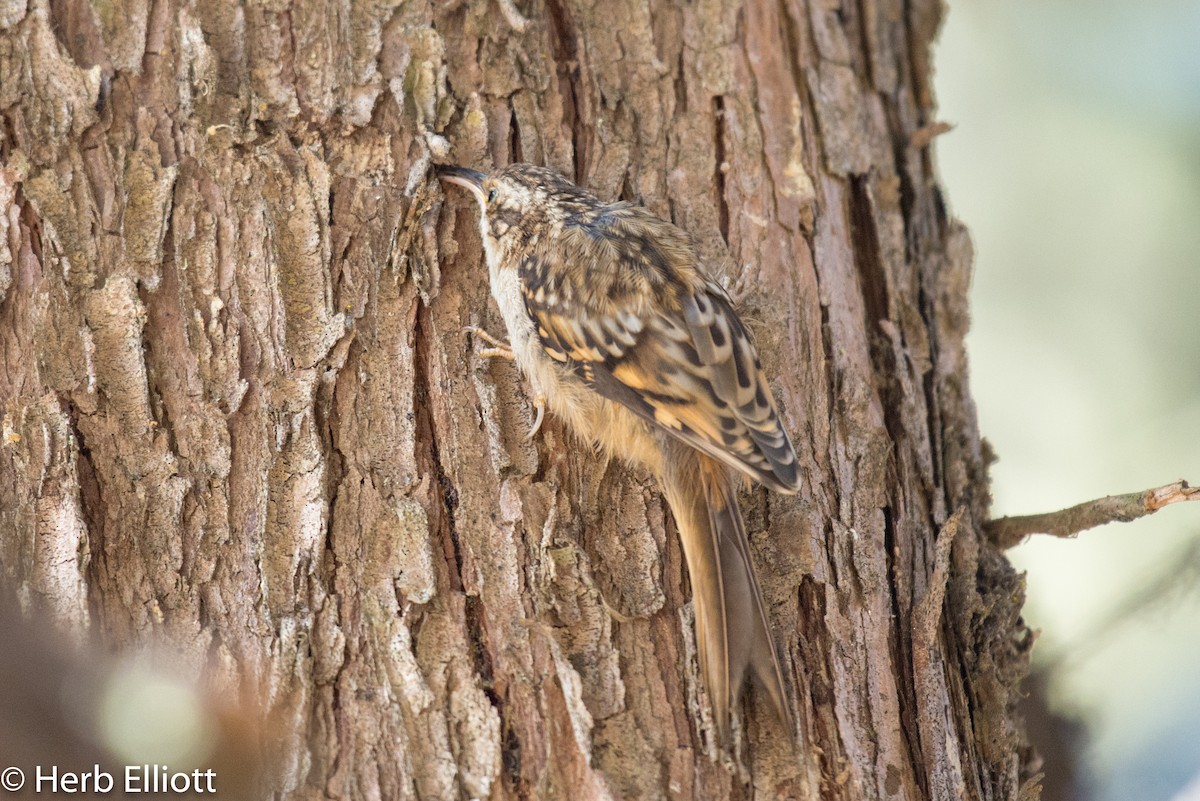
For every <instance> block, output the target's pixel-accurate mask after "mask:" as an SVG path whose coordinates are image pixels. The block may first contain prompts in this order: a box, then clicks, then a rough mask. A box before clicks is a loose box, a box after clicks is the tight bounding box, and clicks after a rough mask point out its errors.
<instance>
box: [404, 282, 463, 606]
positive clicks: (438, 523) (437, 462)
mask: <svg viewBox="0 0 1200 801" xmlns="http://www.w3.org/2000/svg"><path fill="white" fill-rule="evenodd" d="M429 328H430V322H429V307H428V306H426V305H425V304H424V303H418V305H417V326H416V329H417V330H416V332H415V336H414V337H413V412H414V415H415V417H416V428H417V435H416V443H417V444H418V445H420V444H421V443H428V448H427V449H425V450H424V451H421V450H418V452H417V454H416V456H417V461H418V464H421V463H422V462H424V464H423V465H421V466H422V467H423V468H424V472H425V475H426V476H429V477H432V479H433V481H432V486H430V488H429V489H430V494H429V497H430V500H431V501H435V503H433V504H431V506H432V508H431V509H430V529H431V530H436V531H438V532H439V534H440V539H441V540H442V551H443V555H444V556H445V557H446V564H447V567H449V568H450V570H449V578H450V589H451V590H452V591H454V592H462V591H463V581H462V566H463V559H462V546H461V544H460V543H459V539H458V529H457V526H456V524H455V517H454V516H455V510H456V509H457V508H458V490H457V488H456V487H455V486H454V483H453V482H452V481H451V480H450V477H449V476H447V475H446V471H445V468H444V467H443V466H442V460H441V454H440V451H439V448H438V438H437V429H436V426H435V425H434V421H433V410H432V409H431V408H430V385H429V360H430V358H431V357H430V354H429V345H428V342H429V340H430V337H431V336H432V335H431V334H430V333H429ZM436 501H440V503H436Z"/></svg>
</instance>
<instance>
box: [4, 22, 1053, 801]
mask: <svg viewBox="0 0 1200 801" xmlns="http://www.w3.org/2000/svg"><path fill="white" fill-rule="evenodd" d="M940 14H941V8H940V5H939V3H938V2H937V0H863V1H862V2H858V3H845V2H843V3H839V2H838V0H832V2H824V0H809V1H808V2H803V0H780V2H757V1H755V2H750V3H747V4H745V5H744V6H741V7H738V6H736V5H732V4H725V3H721V2H717V1H716V0H700V1H699V2H684V0H617V1H616V2H606V3H588V2H582V1H581V0H545V2H543V1H542V0H515V1H514V0H478V2H449V3H431V2H420V0H417V1H415V2H408V3H401V2H398V1H392V2H389V1H388V0H381V1H379V2H362V1H361V0H353V1H349V2H348V1H347V0H335V2H330V3H326V2H325V0H292V2H288V1H287V0H270V1H268V2H262V3H254V4H240V3H235V2H231V1H230V0H193V2H186V1H182V2H181V0H154V2H150V1H149V0H117V2H112V3H103V4H91V5H90V4H85V3H82V2H75V1H74V0H2V1H0V159H2V166H0V406H2V408H0V414H2V416H3V439H2V441H0V559H2V565H0V576H2V581H3V583H4V586H5V587H6V592H7V594H9V595H11V596H14V597H15V598H16V599H17V600H18V601H19V602H20V604H21V605H22V607H23V609H24V610H25V611H26V613H27V614H35V613H43V614H48V615H49V616H50V617H51V618H52V619H53V620H54V621H55V623H56V625H57V626H59V627H60V628H63V629H66V630H70V631H74V632H77V633H79V632H85V631H90V632H92V633H93V634H96V635H97V636H99V637H101V638H102V639H103V640H104V641H105V642H107V643H109V644H110V646H111V647H112V648H115V649H117V650H129V649H134V648H138V647H141V646H142V645H144V644H146V643H157V644H159V645H160V646H162V645H165V646H168V647H170V648H171V649H173V652H174V653H175V654H176V658H177V660H178V661H179V662H180V663H181V664H182V665H185V666H187V667H188V668H189V669H191V670H193V671H195V672H197V673H200V672H205V673H207V674H208V675H210V676H212V677H215V679H214V680H215V681H216V682H217V683H218V684H221V685H222V686H224V687H225V688H227V689H228V690H230V691H232V692H235V693H237V694H240V695H241V696H242V697H246V698H255V699H257V702H258V703H260V704H261V705H262V706H263V708H264V709H265V710H266V711H267V712H269V716H270V721H271V723H270V725H271V727H272V728H271V729H270V731H271V735H270V737H271V740H272V742H273V743H274V744H276V745H277V747H278V750H279V751H280V758H279V760H278V762H277V764H275V765H274V766H273V768H272V770H271V773H270V776H269V779H268V782H269V789H270V791H271V792H272V793H273V794H274V795H277V796H278V797H282V798H318V797H334V798H343V797H345V798H420V799H443V798H445V799H457V798H489V797H490V798H495V799H505V798H530V799H552V798H573V799H599V798H609V797H613V798H647V799H649V798H668V797H669V798H674V799H693V798H696V799H698V798H704V799H722V798H742V797H747V796H749V795H754V796H756V797H760V798H777V797H778V798H818V797H819V798H831V799H833V798H843V799H892V798H905V799H917V798H938V799H943V798H944V799H950V798H955V799H957V798H970V799H1015V798H1017V797H1018V796H1019V795H1021V794H1022V788H1023V787H1024V790H1025V793H1024V794H1028V791H1029V789H1030V788H1031V787H1032V786H1033V785H1032V784H1031V783H1027V779H1028V778H1029V777H1028V776H1027V775H1026V762H1027V759H1026V757H1025V754H1024V750H1023V746H1022V738H1021V735H1020V730H1019V726H1018V722H1017V720H1016V716H1015V712H1014V706H1015V700H1016V696H1017V682H1018V681H1019V679H1020V677H1021V676H1022V675H1023V674H1024V673H1025V670H1026V650H1027V647H1028V644H1029V637H1028V635H1027V632H1026V631H1025V629H1024V627H1023V624H1022V623H1021V622H1020V619H1019V613H1020V604H1021V598H1022V585H1021V582H1020V579H1019V577H1018V576H1017V575H1015V574H1014V572H1013V571H1012V569H1011V568H1010V566H1009V565H1008V563H1007V562H1006V561H1005V560H1004V558H1003V556H1002V555H1000V554H999V553H998V552H997V551H996V549H995V548H994V547H992V546H991V545H990V544H989V543H988V542H987V540H986V538H985V537H984V536H982V534H981V530H982V529H981V523H982V521H984V520H986V519H987V504H988V493H987V479H986V461H985V456H984V452H983V450H982V447H981V441H980V437H979V433H978V431H977V427H976V422H975V416H974V408H973V405H972V403H971V399H970V395H969V392H968V385H967V365H966V359H965V353H964V346H963V338H964V335H965V332H966V329H967V323H968V318H967V307H966V301H967V287H968V283H969V278H970V262H971V252H970V245H969V240H968V237H967V234H966V233H965V231H964V230H963V228H962V227H961V226H960V225H959V224H958V223H957V222H955V221H953V220H952V219H949V218H948V217H947V214H946V211H945V207H944V204H943V202H942V199H941V194H940V189H939V187H938V185H937V182H936V178H935V175H934V170H933V165H932V157H931V154H930V151H929V147H928V145H929V140H930V138H931V135H932V134H931V132H936V130H937V129H932V128H930V127H929V126H930V125H932V124H934V123H935V122H936V120H935V118H934V105H933V100H932V97H931V89H930V85H929V80H930V69H931V67H930V45H931V41H932V39H933V36H934V34H935V31H936V28H937V25H938V21H939V18H940ZM442 160H452V161H454V162H456V163H460V164H466V165H470V166H476V167H484V168H486V167H487V166H489V165H493V164H502V163H506V162H508V161H511V160H523V161H532V162H538V163H543V164H547V165H550V166H552V167H556V168H558V169H559V170H561V171H563V172H564V173H565V174H567V175H568V176H573V177H574V178H576V179H577V180H578V181H579V182H580V183H582V184H584V185H586V186H588V187H590V188H592V189H594V190H595V191H597V192H598V193H599V194H600V195H602V196H605V197H613V198H616V197H623V198H629V199H634V200H637V201H639V202H642V203H645V204H646V205H647V206H649V207H650V208H651V209H652V210H654V211H655V212H657V213H658V214H660V215H661V216H664V217H668V218H670V219H673V220H674V221H675V222H677V223H678V224H679V225H681V226H683V227H684V228H686V229H687V230H689V231H690V232H692V233H693V234H694V235H695V237H696V239H697V241H698V243H699V247H700V250H701V251H702V253H703V254H704V256H705V257H706V259H707V260H708V263H709V264H710V265H711V267H712V268H713V270H714V271H716V272H718V273H720V274H721V275H723V276H724V277H725V278H727V279H728V280H729V281H730V283H731V285H732V286H735V287H736V288H737V289H739V290H740V292H741V294H742V295H743V302H742V307H743V309H744V310H745V312H744V316H745V317H746V318H747V320H748V322H749V323H750V325H751V327H752V328H753V330H754V331H755V333H756V336H757V339H758V342H759V346H760V350H761V351H762V354H763V361H764V363H765V365H766V368H767V371H768V373H769V374H771V375H773V376H776V377H777V379H778V380H777V382H776V385H775V389H776V393H777V397H778V398H779V399H780V400H781V403H782V407H783V409H784V414H785V419H786V422H787V425H788V428H789V430H790V431H791V433H792V435H793V440H794V442H795V445H796V448H797V452H798V454H799V458H800V461H801V465H802V468H803V475H804V479H805V484H804V486H805V488H804V491H803V492H802V493H801V495H800V496H799V497H798V498H795V499H786V498H781V497H778V496H770V495H767V494H765V493H764V492H762V491H755V492H753V493H750V494H748V495H747V496H746V497H745V499H744V503H745V507H746V511H747V517H748V523H749V527H750V530H751V539H752V543H753V547H754V550H755V554H756V557H757V561H758V564H759V566H760V573H761V577H762V584H763V590H764V594H765V596H766V598H767V600H768V604H769V607H770V610H769V611H770V616H771V618H772V622H773V625H774V628H775V631H776V636H777V638H778V639H779V641H780V643H781V646H782V651H783V658H784V667H785V672H786V673H787V674H788V675H787V678H788V679H789V680H790V683H791V685H792V691H793V695H792V701H793V703H794V708H795V710H796V712H797V720H798V729H799V730H798V732H797V733H796V736H795V743H796V744H795V747H794V748H791V747H789V746H788V744H787V741H788V736H787V733H786V732H785V731H784V730H783V729H782V727H781V724H780V723H779V722H778V721H776V720H774V719H773V718H772V717H771V716H770V714H769V711H768V710H767V708H766V705H765V704H764V703H760V700H759V699H756V698H754V696H753V693H751V696H750V700H749V702H748V703H747V704H746V706H745V713H744V717H745V727H744V735H745V736H744V738H743V740H742V742H741V744H740V747H739V750H738V752H737V755H736V756H735V758H733V759H729V758H726V757H723V756H721V755H719V754H717V753H716V751H715V748H714V746H713V745H712V735H711V731H710V730H709V728H708V727H707V725H706V724H705V723H703V722H701V723H698V722H697V721H701V720H702V719H703V718H702V713H703V710H704V705H703V703H702V701H701V699H700V697H699V693H700V689H699V684H698V681H697V676H696V669H695V652H694V643H693V639H692V628H691V621H690V611H689V610H690V607H689V604H688V590H687V582H686V576H685V574H684V571H683V568H682V560H681V554H680V549H679V546H678V543H677V541H676V538H675V534H674V530H673V528H672V526H673V524H672V522H671V520H670V517H669V514H667V513H666V512H665V510H664V505H663V501H662V499H661V497H660V496H659V494H658V492H657V491H656V489H655V486H654V485H653V483H652V482H651V481H650V480H648V478H647V477H646V476H642V475H638V474H636V473H632V472H630V471H629V470H627V469H625V468H624V467H622V466H621V465H617V464H603V463H601V462H600V461H599V460H598V459H597V458H596V457H595V456H594V454H592V453H591V451H590V449H589V448H588V447H587V446H586V445H584V444H581V443H578V442H575V441H572V440H571V438H570V437H569V436H567V435H566V433H565V432H564V430H563V429H562V428H561V427H560V426H559V425H557V424H556V423H555V422H554V421H553V420H549V421H547V424H546V425H545V426H544V427H543V433H542V434H541V435H539V437H538V438H537V439H536V440H535V441H534V442H527V441H526V440H525V438H524V434H525V431H526V430H527V428H528V426H529V424H530V422H531V420H532V410H531V407H530V403H529V401H528V399H527V398H526V396H525V394H524V392H523V388H522V385H521V381H520V379H519V376H517V375H516V374H515V373H514V371H513V369H512V368H511V365H508V364H505V363H495V362H491V363H488V362H485V361H484V360H482V359H480V358H479V356H478V355H477V354H476V353H475V352H474V351H473V349H472V347H471V345H470V342H469V340H468V339H467V338H466V337H464V336H463V335H462V334H461V333H460V329H461V328H462V327H463V326H464V325H468V324H480V325H484V326H485V327H488V328H490V329H492V330H493V331H496V332H497V333H498V331H497V329H498V328H499V325H500V323H499V319H498V315H497V312H496V311H495V309H494V307H493V306H492V304H491V302H490V299H489V296H488V289H487V281H486V273H485V272H484V269H483V267H482V261H481V256H480V246H479V241H478V235H477V233H476V222H475V211H474V210H473V209H472V208H470V207H469V206H467V205H464V204H463V203H462V202H460V201H459V200H455V201H453V202H448V201H445V200H444V199H443V197H442V195H441V193H440V190H439V189H438V187H437V186H436V182H435V181H434V180H432V173H431V171H430V169H429V167H430V164H431V161H442ZM959 508H962V509H964V510H965V511H964V514H963V516H962V518H961V522H960V524H959V525H958V530H957V535H956V536H955V539H954V544H953V548H952V549H948V548H945V547H944V548H943V549H942V554H943V559H944V560H948V561H945V565H946V567H947V568H948V575H949V583H948V586H947V587H945V588H944V590H945V595H944V598H945V601H944V603H942V604H936V603H934V604H928V603H927V604H926V607H930V608H932V610H933V613H932V614H929V613H924V612H922V613H921V614H918V612H919V611H920V610H921V603H922V601H923V599H926V598H927V597H928V598H931V599H934V600H936V599H937V598H939V597H942V596H941V595H939V593H940V592H941V591H942V589H943V588H940V587H937V586H933V583H932V582H933V576H934V573H935V570H934V567H935V560H936V558H937V555H938V552H939V551H938V548H937V542H936V540H937V534H938V531H939V530H940V528H941V526H942V525H943V524H944V523H945V522H946V521H947V519H948V518H949V516H950V514H951V512H953V511H955V510H957V509H959ZM940 575H942V576H944V575H946V574H945V572H944V571H943V572H941V573H940ZM930 593H932V594H930ZM917 617H920V618H921V621H922V625H921V626H919V627H917V633H915V634H914V620H915V618H917ZM921 632H927V633H928V632H931V633H932V636H931V637H930V636H927V635H926V634H922V633H921Z"/></svg>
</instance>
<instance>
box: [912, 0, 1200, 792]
mask: <svg viewBox="0 0 1200 801" xmlns="http://www.w3.org/2000/svg"><path fill="white" fill-rule="evenodd" d="M935 64H936V69H937V75H936V81H937V90H938V100H939V106H940V119H943V120H945V121H947V122H950V123H952V124H954V125H955V126H956V127H955V129H954V130H953V131H952V132H950V133H948V134H946V135H945V136H942V137H940V138H939V139H938V140H937V141H936V143H935V147H936V149H937V161H938V164H939V168H940V171H941V177H942V180H943V183H944V185H945V186H946V189H947V193H948V198H949V202H950V205H951V209H952V211H953V213H954V214H955V215H956V216H958V217H960V218H961V219H963V220H964V221H965V222H966V223H967V225H968V227H969V228H970V230H971V234H972V237H973V239H974V242H975V248H976V263H975V275H974V283H973V286H972V296H971V301H972V305H973V324H972V333H971V335H970V339H969V346H970V354H971V381H972V389H973V391H974V395H975V398H976V401H977V403H978V407H979V418H980V424H981V426H982V429H983V434H984V436H985V437H986V438H987V439H988V440H989V441H990V442H991V443H992V445H993V447H994V449H995V451H996V453H997V454H998V456H999V458H1000V461H999V462H998V463H997V464H996V465H995V466H994V468H993V470H992V478H993V491H994V497H995V504H994V506H993V513H994V514H995V515H996V516H1001V515H1012V514H1028V513H1034V512H1043V511H1051V510H1054V509H1059V508H1063V507H1066V506H1070V505H1073V504H1075V503H1078V502H1081V501H1085V500H1089V499H1092V498H1096V497H1100V496H1103V495H1108V494H1113V493H1123V492H1133V491H1138V490H1142V489H1146V488H1149V487H1153V486H1158V485H1161V484H1167V483H1170V482H1171V481H1174V480H1176V479H1179V478H1186V479H1189V480H1190V481H1191V482H1192V483H1200V447H1198V446H1200V335H1198V334H1200V332H1198V326H1197V319H1198V316H1200V2H1196V0H1193V1H1192V2H1182V1H1181V0H1156V1H1154V2H1143V3H1126V2H1117V1H1116V0H1092V2H1088V3H1081V2H1075V1H1069V0H1008V1H1007V2H996V1H995V0H992V1H991V2H989V1H988V0H949V14H948V17H947V20H946V22H945V25H944V27H943V30H942V35H941V39H940V42H939V45H938V49H937V53H936V61H935ZM1011 555H1012V558H1013V561H1014V562H1015V563H1016V565H1017V567H1018V568H1019V569H1021V570H1025V571H1027V572H1028V588H1029V602H1028V606H1027V609H1026V620H1027V621H1028V622H1029V623H1030V625H1032V626H1033V627H1034V628H1036V629H1040V630H1041V637H1040V639H1039V640H1038V642H1037V645H1036V647H1035V650H1034V654H1035V664H1036V666H1037V668H1038V670H1039V671H1040V672H1041V674H1042V675H1041V680H1040V681H1039V682H1038V684H1039V685H1041V686H1043V687H1044V688H1045V691H1046V694H1047V696H1048V698H1049V706H1050V708H1051V709H1052V710H1053V711H1055V712H1057V713H1058V714H1060V715H1062V716H1064V717H1066V718H1070V719H1074V720H1076V721H1077V722H1078V725H1079V726H1080V727H1082V736H1080V737H1078V738H1077V741H1075V742H1071V741H1070V739H1069V738H1068V736H1067V735H1068V734H1070V731H1069V729H1068V730H1062V729H1059V730H1046V729H1045V728H1044V727H1042V726H1040V725H1039V729H1040V730H1041V735H1040V736H1042V737H1043V742H1042V743H1040V746H1041V750H1042V752H1043V754H1045V756H1046V758H1047V762H1048V764H1047V766H1046V770H1047V773H1048V774H1050V773H1052V772H1054V771H1056V770H1060V769H1062V768H1065V767H1067V766H1068V764H1069V763H1070V751H1071V749H1072V748H1074V749H1077V754H1078V757H1077V758H1078V760H1079V773H1078V775H1077V776H1076V777H1075V779H1076V780H1075V782H1074V786H1073V788H1072V787H1071V786H1069V783H1068V784H1062V783H1060V781H1059V779H1060V778H1061V777H1057V776H1051V777H1050V779H1051V780H1050V781H1048V782H1047V795H1046V796H1045V798H1046V801H1060V799H1067V798H1075V799H1089V800H1092V799H1095V800H1096V801H1157V799H1176V801H1183V799H1189V801H1193V800H1195V799H1200V504H1181V505H1177V506H1173V507H1169V508H1167V509H1165V510H1163V511H1162V512H1160V513H1158V514H1157V515H1155V516H1153V517H1151V518H1146V519H1143V520H1141V521H1138V522H1135V523H1130V524H1123V525H1122V524H1116V525H1111V526H1108V527H1106V528H1103V529H1096V530H1092V531H1088V532H1085V533H1083V534H1081V535H1080V536H1079V537H1078V538H1077V539H1075V540H1054V539H1050V538H1046V537H1042V538H1037V539H1035V540H1032V541H1030V542H1028V543H1026V544H1025V545H1022V546H1020V547H1019V548H1016V549H1014V550H1013V551H1012V552H1011ZM1076 734H1079V732H1076ZM1046 738H1048V739H1046ZM1051 793H1053V795H1051Z"/></svg>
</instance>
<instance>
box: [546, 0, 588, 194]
mask: <svg viewBox="0 0 1200 801" xmlns="http://www.w3.org/2000/svg"><path fill="white" fill-rule="evenodd" d="M546 12H547V17H548V18H549V21H550V36H549V38H550V46H551V48H552V50H553V54H554V60H555V62H556V63H557V67H558V69H557V71H558V73H559V75H558V92H559V94H560V95H561V96H562V102H563V122H564V123H566V125H567V127H568V128H569V129H570V131H571V153H572V157H573V159H574V163H575V176H574V177H575V183H577V184H583V182H584V180H583V179H584V173H585V170H584V163H585V162H586V161H587V158H586V157H587V153H586V141H585V131H584V130H583V127H582V122H583V118H584V116H585V115H584V114H582V113H581V109H580V106H579V96H580V92H579V77H580V76H579V69H580V68H579V61H578V55H579V54H578V52H577V49H576V48H577V44H576V42H575V39H574V37H572V36H571V19H570V17H569V16H568V15H567V10H566V8H564V7H563V4H562V2H561V1H560V0H547V2H546ZM564 83H565V87H564Z"/></svg>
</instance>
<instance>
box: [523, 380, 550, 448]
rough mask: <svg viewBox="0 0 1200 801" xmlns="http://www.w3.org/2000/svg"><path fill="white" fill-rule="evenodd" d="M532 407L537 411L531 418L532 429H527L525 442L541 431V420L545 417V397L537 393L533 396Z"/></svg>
mask: <svg viewBox="0 0 1200 801" xmlns="http://www.w3.org/2000/svg"><path fill="white" fill-rule="evenodd" d="M533 407H534V408H535V409H537V415H536V416H535V417H534V418H533V427H532V428H530V429H529V436H527V437H526V438H525V439H526V440H527V441H528V440H531V439H533V438H534V437H535V436H536V435H537V432H538V431H540V430H541V428H542V420H543V419H544V418H545V417H546V396H545V394H544V393H541V392H539V393H538V394H537V395H535V396H534V398H533Z"/></svg>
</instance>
